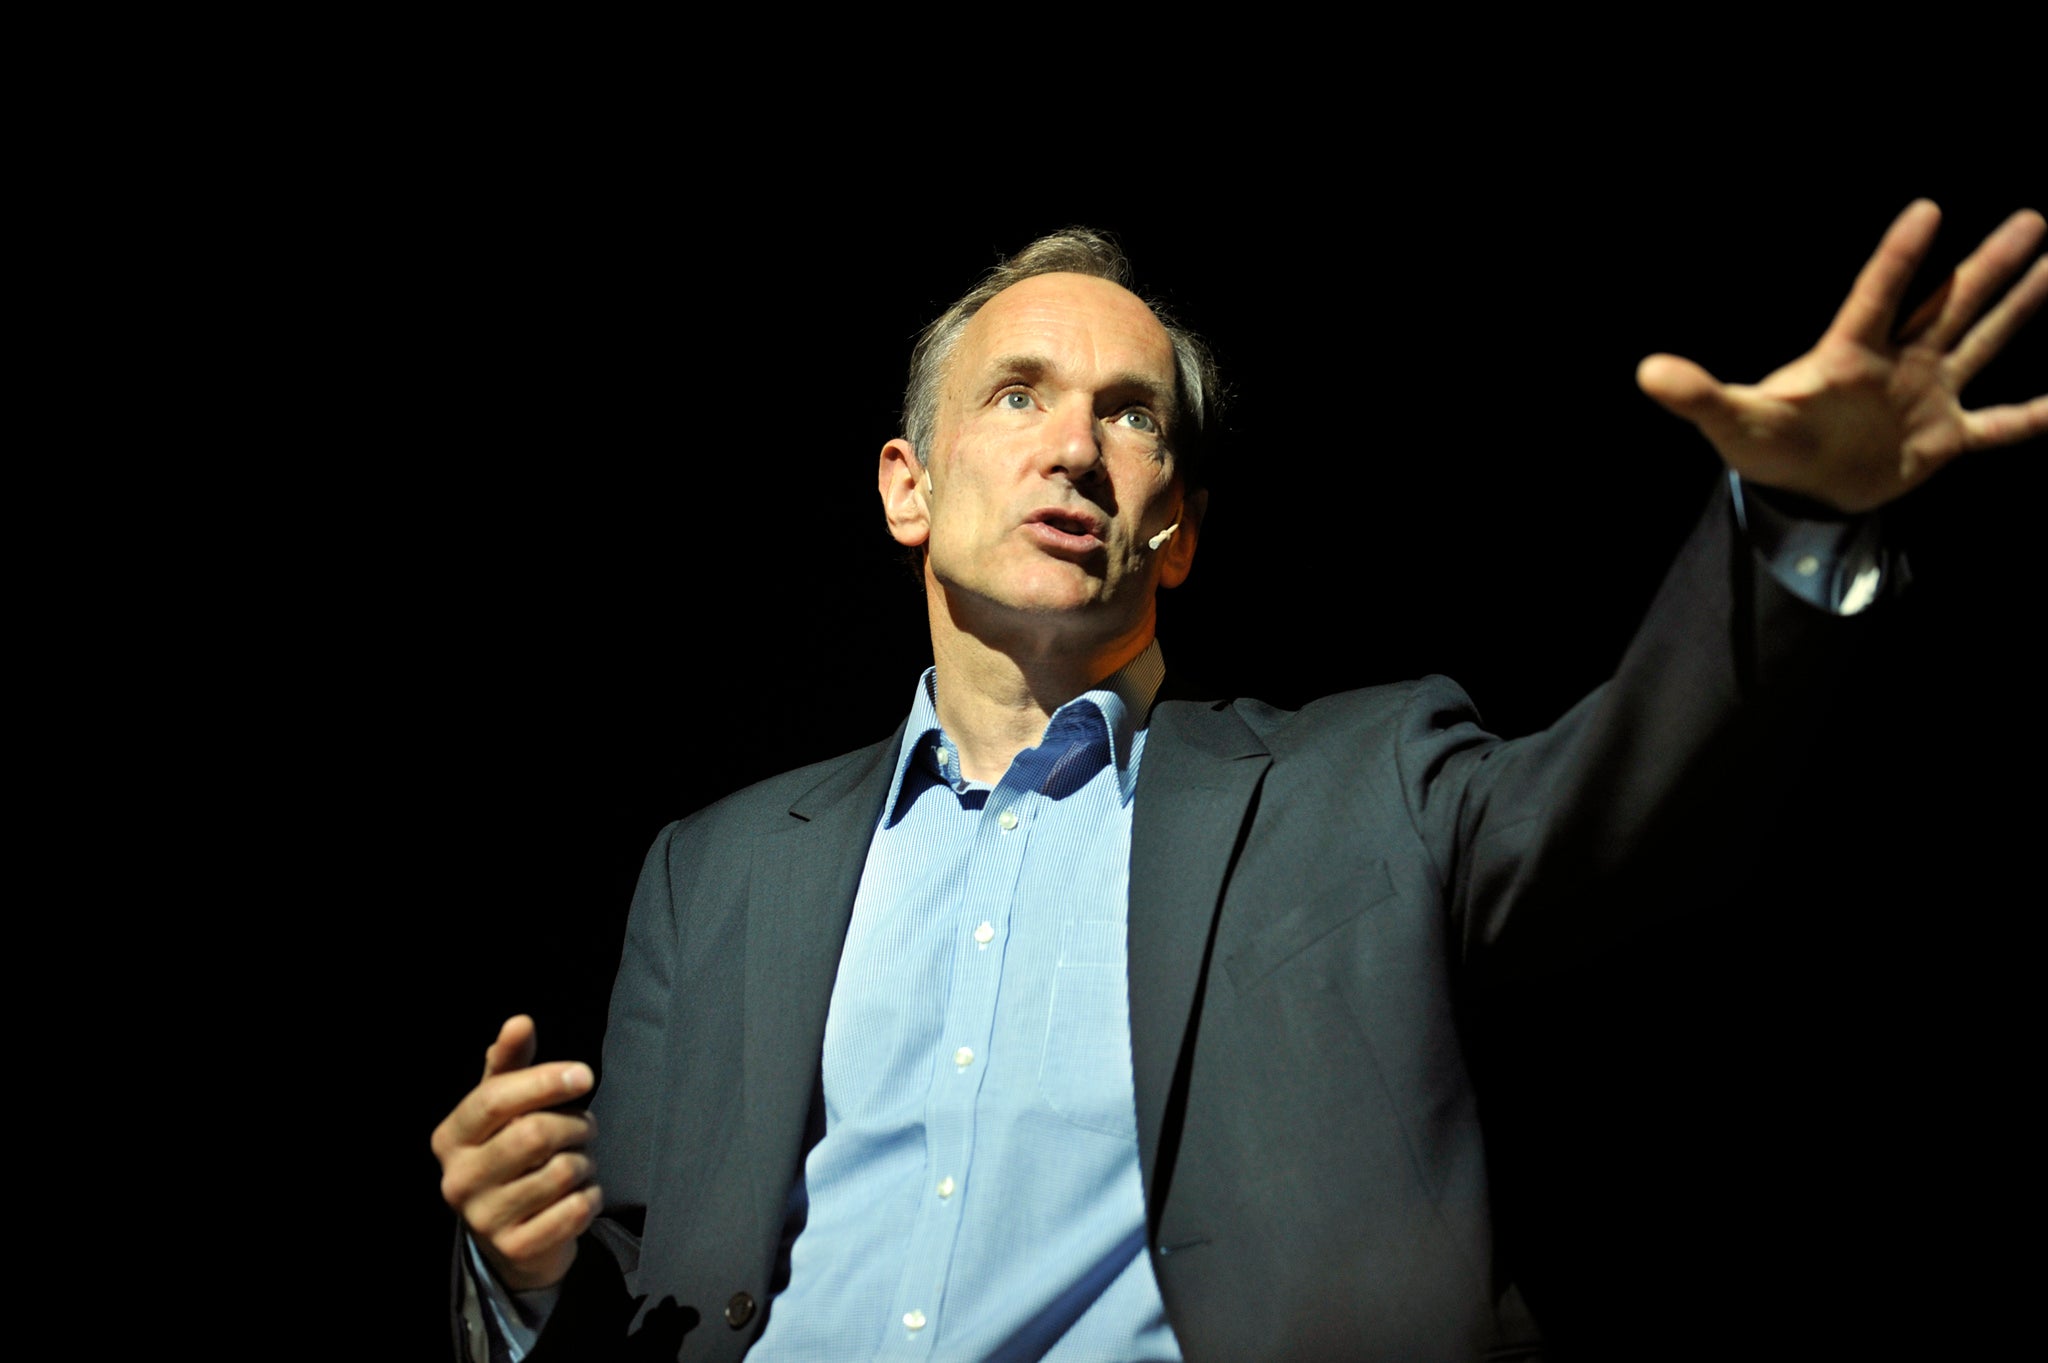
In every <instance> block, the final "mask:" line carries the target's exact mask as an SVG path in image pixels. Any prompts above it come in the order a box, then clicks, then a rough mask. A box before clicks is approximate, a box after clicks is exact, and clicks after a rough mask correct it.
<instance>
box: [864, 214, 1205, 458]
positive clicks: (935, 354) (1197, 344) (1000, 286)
mask: <svg viewBox="0 0 2048 1363" xmlns="http://www.w3.org/2000/svg"><path fill="white" fill-rule="evenodd" d="M1042 274H1080V275H1089V276H1092V277H1093V278H1096V279H1106V280H1108V281H1109V282H1110V283H1112V284H1120V285H1122V286H1123V287H1124V288H1126V289H1128V288H1130V287H1131V263H1130V262H1129V261H1128V260H1126V259H1125V258H1124V253H1123V252H1122V251H1121V250H1120V249H1118V247H1117V244H1116V243H1115V242H1114V241H1112V240H1110V238H1109V237H1107V236H1105V235H1103V234H1102V233H1100V232H1096V231H1093V230H1091V229H1090V228H1086V227H1069V228H1067V229H1066V230H1065V231H1063V232H1054V233H1051V234H1050V235H1047V236H1043V237H1040V238H1039V239H1038V240H1036V241H1034V242H1032V243H1031V244H1030V245H1029V246H1026V247H1025V248H1024V249H1023V250H1021V251H1019V252H1017V254H1015V255H1013V256H1011V257H1009V258H1008V259H1007V260H1003V261H1001V262H999V263H998V264H997V265H996V267H995V268H994V269H992V270H990V271H989V272H988V273H987V274H986V275H983V276H982V279H981V282H980V283H978V284H976V285H975V286H974V287H973V288H972V289H969V290H968V291H967V292H966V293H965V294H963V295H961V297H960V299H959V301H958V302H956V303H954V304H953V306H952V307H950V308H947V309H946V310H945V311H944V312H942V313H940V314H939V316H938V318H937V320H936V321H934V322H933V323H932V324H931V325H930V326H928V327H926V328H925V329H924V331H923V333H922V334H920V335H919V336H918V338H917V345H916V346H915V347H913V348H912V350H911V352H910V382H909V384H908V385H907V386H906V387H905V388H904V390H903V433H904V438H905V439H907V440H909V441H910V443H911V446H912V447H913V448H914V449H916V451H917V457H918V458H919V459H920V460H922V459H925V458H926V457H927V456H928V454H929V448H930V447H929V444H928V442H929V441H930V440H931V439H932V438H933V434H934V432H935V431H936V429H937V427H938V424H939V386H940V384H941V382H942V381H943V379H944V377H945V373H946V362H947V361H948V360H949V359H951V358H952V355H953V348H954V347H955V346H956V345H958V344H959V341H960V333H962V332H963V331H965V330H966V329H967V323H968V321H969V320H970V319H971V318H972V317H973V316H974V314H975V313H977V312H980V311H981V309H982V305H983V304H985V303H987V302H988V301H989V299H991V298H994V297H995V296H996V295H997V294H999V293H1001V292H1002V291H1003V290H1004V289H1007V288H1009V287H1010V286H1011V285H1012V284H1016V283H1019V282H1021V281H1023V280H1026V279H1029V278H1031V277H1032V276H1033V275H1042ZM1141 301H1142V302H1143V303H1144V304H1145V306H1146V307H1148V308H1150V309H1152V315H1153V316H1154V317H1156V318H1158V319H1159V325H1161V326H1162V327H1164V328H1166V334H1167V337H1168V338H1169V339H1170V340H1171V341H1172V342H1173V368H1174V403H1175V407H1176V410H1175V412H1174V414H1173V417H1172V419H1171V420H1170V421H1169V422H1168V425H1167V431H1168V436H1169V448H1171V450H1172V451H1173V462H1174V469H1175V471H1176V472H1177V473H1178V474H1179V475H1180V478H1181V481H1182V482H1183V483H1184V484H1185V485H1186V486H1187V487H1188V488H1189V489H1190V490H1196V489H1200V488H1202V487H1204V486H1206V483H1207V480H1206V479H1205V477H1204V476H1203V465H1204V462H1205V460H1204V456H1205V454H1206V453H1207V446H1208V442H1209V438H1210V434H1211V430H1212V428H1213V426H1214V425H1215V422H1216V415H1217V412H1218V409H1219V408H1220V406H1221V403H1222V397H1223V393H1222V385H1221V383H1220V381H1219V380H1218V378H1217V374H1216V360H1215V357H1214V356H1212V355H1211V354H1210V353H1209V347H1208V346H1206V345H1204V344H1203V343H1202V341H1201V338H1200V337H1198V336H1196V335H1195V334H1194V333H1193V332H1191V331H1189V330H1187V329H1186V328H1185V327H1183V326H1181V325H1179V324H1178V323H1176V322H1175V321H1174V320H1173V319H1172V318H1171V317H1169V316H1168V315H1167V314H1166V311H1165V309H1164V308H1162V307H1160V305H1159V304H1158V303H1156V302H1154V301H1153V300H1152V299H1149V298H1141Z"/></svg>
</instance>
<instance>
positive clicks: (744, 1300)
mask: <svg viewBox="0 0 2048 1363" xmlns="http://www.w3.org/2000/svg"><path fill="white" fill-rule="evenodd" d="M753 1318H754V1299H753V1298H752V1297H750V1296H748V1295H747V1294H746V1293H744V1292H735V1293H733V1294H732V1300H731V1301H729V1302H727V1303H726V1304H725V1323H726V1324H727V1325H730V1326H731V1327H732V1328H733V1329H735V1330H738V1329H742V1328H744V1327H745V1326H746V1323H747V1322H748V1321H750V1320H752V1319H753Z"/></svg>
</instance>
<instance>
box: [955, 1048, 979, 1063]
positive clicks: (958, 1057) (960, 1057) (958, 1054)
mask: <svg viewBox="0 0 2048 1363" xmlns="http://www.w3.org/2000/svg"><path fill="white" fill-rule="evenodd" d="M953 1063H954V1064H956V1065H958V1066H959V1067H960V1068H962V1069H966V1068H967V1067H968V1066H969V1065H972V1064H973V1063H974V1048H973V1047H972V1046H962V1047H961V1048H960V1049H959V1050H957V1051H955V1052H953Z"/></svg>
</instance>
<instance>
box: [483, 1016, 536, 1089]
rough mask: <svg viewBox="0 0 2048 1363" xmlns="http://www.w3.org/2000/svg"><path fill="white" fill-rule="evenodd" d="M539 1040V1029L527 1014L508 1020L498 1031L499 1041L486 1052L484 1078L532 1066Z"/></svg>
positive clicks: (494, 1042)
mask: <svg viewBox="0 0 2048 1363" xmlns="http://www.w3.org/2000/svg"><path fill="white" fill-rule="evenodd" d="M539 1039H540V1032H539V1029H537V1028H536V1027H535V1026H534V1025H533V1019H532V1018H530V1017H528V1016H527V1015H526V1014H524V1013H520V1014H518V1015H517V1016H515V1017H509V1018H506V1019H505V1025H504V1026H503V1027H500V1028H499V1029H498V1039H497V1040H496V1041H493V1042H492V1043H491V1045H490V1049H488V1050H486V1051H485V1052H484V1078H486V1079H488V1078H490V1077H491V1076H492V1075H494V1074H503V1073H505V1072H506V1071H507V1070H523V1069H525V1068H526V1067H527V1066H528V1065H531V1064H532V1063H533V1057H534V1052H535V1050H536V1049H537V1047H538V1045H539Z"/></svg>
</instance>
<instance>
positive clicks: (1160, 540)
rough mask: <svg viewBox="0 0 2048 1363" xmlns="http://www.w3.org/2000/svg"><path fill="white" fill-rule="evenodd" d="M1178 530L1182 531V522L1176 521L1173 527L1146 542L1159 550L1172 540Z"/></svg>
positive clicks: (1168, 527) (1170, 526)
mask: <svg viewBox="0 0 2048 1363" xmlns="http://www.w3.org/2000/svg"><path fill="white" fill-rule="evenodd" d="M1178 529H1180V522H1179V521H1175V522H1174V523H1173V524H1172V525H1169V526H1167V527H1166V528H1165V529H1164V530H1162V531H1160V532H1159V533H1158V534H1156V535H1154V536H1153V537H1152V538H1151V539H1149V540H1147V541H1145V542H1146V543H1147V544H1149V545H1151V546H1152V547H1153V548H1154V549H1157V548H1158V547H1159V546H1160V545H1162V544H1164V543H1166V542H1167V541H1168V540H1170V539H1172V538H1173V532H1174V531H1176V530H1178Z"/></svg>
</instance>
